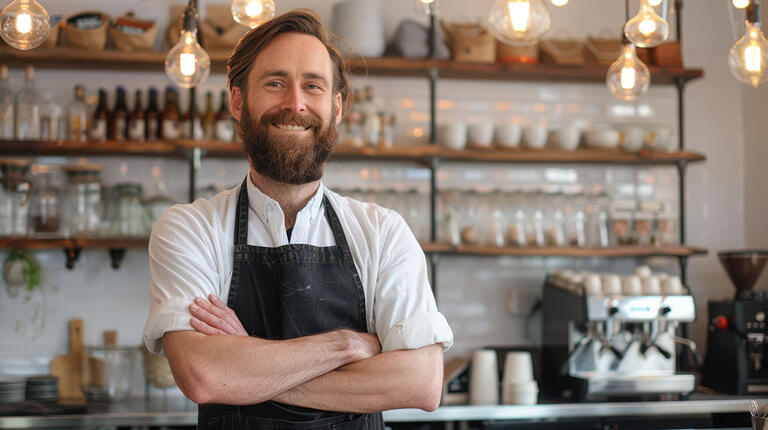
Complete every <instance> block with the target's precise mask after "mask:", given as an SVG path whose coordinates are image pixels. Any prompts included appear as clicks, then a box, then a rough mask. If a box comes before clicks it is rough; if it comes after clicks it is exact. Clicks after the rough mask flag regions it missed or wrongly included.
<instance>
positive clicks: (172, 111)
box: [161, 86, 181, 140]
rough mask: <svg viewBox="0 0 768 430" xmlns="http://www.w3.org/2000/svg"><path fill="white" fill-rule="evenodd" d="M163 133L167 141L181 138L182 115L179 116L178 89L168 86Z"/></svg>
mask: <svg viewBox="0 0 768 430" xmlns="http://www.w3.org/2000/svg"><path fill="white" fill-rule="evenodd" d="M161 133H162V136H163V139H165V140H176V139H178V138H180V137H181V115H180V114H179V95H178V93H177V92H176V89H175V88H173V87H171V86H168V87H166V89H165V105H164V106H163V120H162V127H161Z"/></svg>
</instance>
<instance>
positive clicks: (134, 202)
mask: <svg viewBox="0 0 768 430" xmlns="http://www.w3.org/2000/svg"><path fill="white" fill-rule="evenodd" d="M111 203H112V208H111V210H110V215H111V216H110V225H111V233H112V234H113V235H116V236H131V237H143V236H146V234H147V215H146V211H145V209H144V204H143V203H142V201H141V184H138V183H135V182H124V183H120V184H115V186H114V187H112V202H111Z"/></svg>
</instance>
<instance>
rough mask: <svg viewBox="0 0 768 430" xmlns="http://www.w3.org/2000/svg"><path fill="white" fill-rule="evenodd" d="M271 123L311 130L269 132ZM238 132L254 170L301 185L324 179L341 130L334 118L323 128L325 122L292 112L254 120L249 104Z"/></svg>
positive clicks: (243, 112)
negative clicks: (302, 132) (309, 128)
mask: <svg viewBox="0 0 768 430" xmlns="http://www.w3.org/2000/svg"><path fill="white" fill-rule="evenodd" d="M272 124H291V125H298V126H301V127H304V128H307V127H311V130H310V133H307V135H305V136H291V132H286V133H284V134H281V135H276V133H274V132H273V133H270V127H271V125H272ZM237 129H238V133H239V134H240V138H241V139H242V140H243V143H244V144H245V152H246V153H247V154H248V158H249V159H250V161H251V165H252V166H253V168H254V169H255V170H256V171H257V172H258V173H260V174H262V175H264V176H266V177H268V178H270V179H272V180H274V181H277V182H282V183H286V184H292V185H301V184H306V183H309V182H314V181H317V180H319V179H320V178H322V176H323V167H324V166H325V162H326V161H327V160H328V157H329V156H330V155H331V152H332V151H333V149H334V147H335V146H336V140H337V139H338V135H339V133H338V130H337V129H336V121H335V120H334V118H331V120H330V121H329V122H328V125H327V126H325V128H323V121H322V120H321V119H320V118H319V117H318V116H316V115H314V114H310V113H308V114H305V115H299V114H295V113H291V112H284V111H280V112H272V113H265V114H263V115H262V116H261V119H260V120H259V121H254V119H253V118H252V117H251V112H250V110H249V109H248V105H247V104H246V103H244V104H243V111H242V115H241V117H240V121H239V124H238V127H237Z"/></svg>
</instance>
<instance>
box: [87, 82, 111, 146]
mask: <svg viewBox="0 0 768 430" xmlns="http://www.w3.org/2000/svg"><path fill="white" fill-rule="evenodd" d="M107 116H108V115H107V92H106V91H104V89H103V88H99V102H98V104H96V110H95V111H94V112H93V121H91V129H90V131H89V133H88V137H89V138H90V139H91V140H92V141H94V142H104V141H106V140H107Z"/></svg>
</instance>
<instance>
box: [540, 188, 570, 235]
mask: <svg viewBox="0 0 768 430" xmlns="http://www.w3.org/2000/svg"><path fill="white" fill-rule="evenodd" d="M564 206H565V199H564V196H563V194H562V193H560V192H559V191H558V190H556V189H554V188H550V189H547V190H546V191H545V192H544V194H543V200H542V207H543V212H544V213H543V215H544V218H543V222H542V223H543V229H544V244H545V245H546V246H555V247H560V246H565V245H566V243H565V213H564V211H563V207H564Z"/></svg>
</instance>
